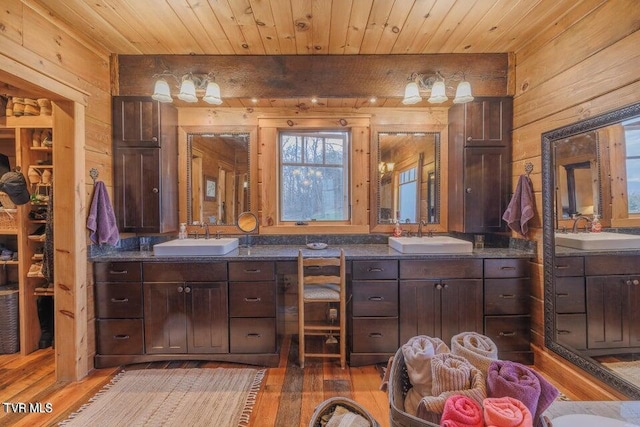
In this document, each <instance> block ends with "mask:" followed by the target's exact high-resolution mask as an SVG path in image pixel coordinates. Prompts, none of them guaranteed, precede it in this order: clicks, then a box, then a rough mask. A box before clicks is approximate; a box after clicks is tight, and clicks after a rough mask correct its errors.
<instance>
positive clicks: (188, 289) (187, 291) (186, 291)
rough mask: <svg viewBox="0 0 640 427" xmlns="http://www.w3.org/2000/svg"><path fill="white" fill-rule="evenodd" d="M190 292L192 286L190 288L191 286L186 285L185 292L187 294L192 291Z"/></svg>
mask: <svg viewBox="0 0 640 427" xmlns="http://www.w3.org/2000/svg"><path fill="white" fill-rule="evenodd" d="M190 292H191V288H190V287H188V286H185V287H184V293H185V294H188V293H190Z"/></svg>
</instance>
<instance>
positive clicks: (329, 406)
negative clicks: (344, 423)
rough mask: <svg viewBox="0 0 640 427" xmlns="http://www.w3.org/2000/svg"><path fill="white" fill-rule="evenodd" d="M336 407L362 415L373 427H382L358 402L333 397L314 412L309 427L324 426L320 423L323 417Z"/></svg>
mask: <svg viewBox="0 0 640 427" xmlns="http://www.w3.org/2000/svg"><path fill="white" fill-rule="evenodd" d="M336 405H340V406H344V407H345V408H347V409H348V410H349V411H351V412H355V413H357V414H360V415H362V416H363V417H364V418H365V419H366V420H367V421H369V422H370V423H371V425H372V426H373V427H380V424H379V423H378V421H376V419H375V418H373V416H372V415H371V414H370V413H369V412H368V411H367V410H366V409H364V408H363V407H362V406H360V404H359V403H358V402H355V401H353V400H351V399H347V398H346V397H332V398H330V399H327V400H325V401H324V402H322V403H320V404H319V405H318V406H317V407H316V409H315V411H313V416H312V417H311V421H310V422H309V427H320V426H321V425H322V424H321V423H320V422H321V420H322V417H323V416H324V415H327V414H330V413H332V412H333V411H334V410H335V407H336Z"/></svg>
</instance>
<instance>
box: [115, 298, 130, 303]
mask: <svg viewBox="0 0 640 427" xmlns="http://www.w3.org/2000/svg"><path fill="white" fill-rule="evenodd" d="M111 302H129V298H111Z"/></svg>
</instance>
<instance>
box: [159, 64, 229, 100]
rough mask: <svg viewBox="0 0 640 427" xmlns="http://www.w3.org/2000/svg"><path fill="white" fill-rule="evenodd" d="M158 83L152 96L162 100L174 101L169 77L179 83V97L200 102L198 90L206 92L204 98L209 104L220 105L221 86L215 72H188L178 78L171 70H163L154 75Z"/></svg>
mask: <svg viewBox="0 0 640 427" xmlns="http://www.w3.org/2000/svg"><path fill="white" fill-rule="evenodd" d="M153 77H154V78H155V79H156V83H155V86H154V89H153V95H151V98H153V99H155V100H156V101H160V102H173V98H172V97H171V88H170V86H169V83H168V82H167V78H169V79H174V80H175V81H176V83H179V84H180V85H179V87H180V92H179V93H178V99H180V100H182V101H185V102H190V103H192V102H198V97H197V92H199V91H200V92H204V96H203V97H202V100H203V101H204V102H206V103H208V104H213V105H220V104H222V98H221V96H220V86H219V85H218V84H217V83H216V82H215V81H214V78H213V73H209V74H194V73H187V74H185V75H183V76H182V77H181V78H178V77H177V76H176V75H175V74H173V73H172V72H170V71H163V72H162V73H161V74H155V75H154V76H153ZM176 87H178V86H176Z"/></svg>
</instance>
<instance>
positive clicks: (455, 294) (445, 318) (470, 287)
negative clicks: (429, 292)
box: [436, 279, 483, 343]
mask: <svg viewBox="0 0 640 427" xmlns="http://www.w3.org/2000/svg"><path fill="white" fill-rule="evenodd" d="M436 290H437V291H438V292H440V304H441V306H440V313H441V320H440V322H441V331H440V335H439V336H440V338H441V339H442V340H443V341H444V342H445V343H451V338H453V336H454V335H456V334H459V333H460V332H467V331H471V332H479V333H482V324H483V313H482V308H483V307H482V306H483V304H482V280H481V279H447V280H443V281H442V283H441V284H440V285H439V286H436Z"/></svg>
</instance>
